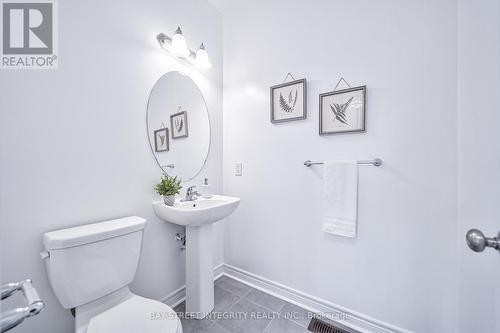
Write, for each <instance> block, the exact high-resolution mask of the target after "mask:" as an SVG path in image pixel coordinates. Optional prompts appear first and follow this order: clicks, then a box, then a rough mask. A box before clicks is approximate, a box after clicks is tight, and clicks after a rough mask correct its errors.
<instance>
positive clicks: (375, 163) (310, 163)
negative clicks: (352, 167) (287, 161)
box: [304, 158, 382, 167]
mask: <svg viewBox="0 0 500 333" xmlns="http://www.w3.org/2000/svg"><path fill="white" fill-rule="evenodd" d="M323 163H324V162H317V161H311V160H307V161H305V162H304V165H305V166H306V167H310V166H313V165H321V164H323ZM358 164H365V165H366V164H369V165H373V166H376V167H378V166H381V165H382V160H381V159H380V158H375V159H373V160H360V161H358Z"/></svg>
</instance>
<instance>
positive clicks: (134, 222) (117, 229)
mask: <svg viewBox="0 0 500 333" xmlns="http://www.w3.org/2000/svg"><path fill="white" fill-rule="evenodd" d="M145 225H146V220H145V219H143V218H142V217H138V216H127V217H123V218H119V219H115V220H109V221H104V222H98V223H91V224H85V225H80V226H77V227H73V228H68V229H61V230H56V231H50V232H46V233H45V234H43V244H44V245H45V249H46V250H56V249H65V248H68V247H73V246H78V245H84V244H88V243H93V242H97V241H101V240H104V239H108V238H113V237H117V236H121V235H126V234H129V233H131V232H134V231H139V230H142V229H144V226H145Z"/></svg>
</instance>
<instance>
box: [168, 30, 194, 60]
mask: <svg viewBox="0 0 500 333" xmlns="http://www.w3.org/2000/svg"><path fill="white" fill-rule="evenodd" d="M170 52H171V53H172V54H173V55H175V56H177V57H187V56H189V54H190V52H189V49H188V48H187V44H186V38H184V36H183V35H182V31H181V29H180V28H177V30H176V31H175V34H174V35H173V36H172V42H171V44H170Z"/></svg>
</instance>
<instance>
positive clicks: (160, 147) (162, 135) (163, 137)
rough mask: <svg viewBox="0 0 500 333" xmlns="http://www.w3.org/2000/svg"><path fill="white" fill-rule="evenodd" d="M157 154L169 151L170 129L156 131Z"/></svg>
mask: <svg viewBox="0 0 500 333" xmlns="http://www.w3.org/2000/svg"><path fill="white" fill-rule="evenodd" d="M154 138H155V152H157V153H159V152H162V151H168V149H169V145H168V128H161V129H159V130H156V131H154Z"/></svg>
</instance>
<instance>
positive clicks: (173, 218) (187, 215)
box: [153, 195, 240, 227]
mask: <svg viewBox="0 0 500 333" xmlns="http://www.w3.org/2000/svg"><path fill="white" fill-rule="evenodd" d="M239 203H240V198H236V197H227V196H223V195H214V196H212V198H210V199H203V198H198V199H196V200H194V201H186V202H181V201H180V200H177V201H176V202H175V205H174V206H167V205H165V204H164V203H163V201H155V202H153V210H154V212H155V214H156V215H157V216H158V217H159V218H161V219H162V220H164V221H167V222H170V223H175V224H178V225H182V226H190V227H197V226H203V225H206V224H209V223H214V222H216V221H219V220H221V219H223V218H225V217H226V216H229V215H230V214H231V213H232V212H234V210H235V209H236V207H238V204H239Z"/></svg>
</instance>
